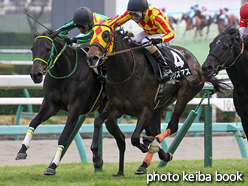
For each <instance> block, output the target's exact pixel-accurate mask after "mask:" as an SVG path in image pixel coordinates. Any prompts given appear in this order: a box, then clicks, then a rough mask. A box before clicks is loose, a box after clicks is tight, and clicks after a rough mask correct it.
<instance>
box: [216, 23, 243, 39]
mask: <svg viewBox="0 0 248 186" xmlns="http://www.w3.org/2000/svg"><path fill="white" fill-rule="evenodd" d="M224 34H229V35H235V36H237V35H238V36H239V30H238V29H237V28H235V27H233V26H228V27H227V28H225V30H223V32H221V33H220V34H219V35H218V36H217V37H216V39H219V38H220V37H222V36H223V35H224Z"/></svg>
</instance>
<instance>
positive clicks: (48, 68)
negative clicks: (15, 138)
mask: <svg viewBox="0 0 248 186" xmlns="http://www.w3.org/2000/svg"><path fill="white" fill-rule="evenodd" d="M57 35H58V32H54V33H51V34H50V35H47V34H45V33H44V34H41V35H39V34H38V33H37V32H36V33H35V34H34V36H35V41H34V43H33V46H32V49H31V50H32V53H33V62H34V63H33V66H32V70H31V73H30V75H31V78H32V80H33V81H34V83H40V82H42V80H43V74H44V73H45V72H47V73H46V76H45V79H44V86H43V92H44V100H43V102H42V105H41V107H40V109H39V112H38V114H37V115H36V117H35V118H34V119H33V120H32V121H31V123H30V125H29V130H28V132H27V134H26V136H25V139H24V141H23V143H22V148H21V149H20V151H19V152H18V154H17V157H16V159H17V160H19V159H26V157H27V153H26V151H27V149H28V148H29V146H30V141H31V138H32V136H33V133H34V131H35V129H36V128H37V127H38V126H39V125H40V124H41V123H42V122H44V121H46V120H47V119H49V118H50V117H51V116H53V115H55V114H56V113H57V112H58V111H59V110H65V111H67V112H68V118H67V121H66V124H65V127H64V130H63V132H62V134H61V136H60V137H59V140H58V150H57V152H56V155H55V157H54V159H53V161H52V163H51V164H50V166H49V167H48V168H47V170H46V171H45V172H44V174H46V175H52V174H55V173H56V172H55V169H56V167H57V166H58V165H59V162H60V159H61V152H62V151H63V148H64V147H65V146H66V145H67V142H68V139H69V137H70V135H71V133H72V131H73V129H74V128H75V125H76V123H77V121H78V119H79V116H80V115H82V114H87V113H92V112H94V111H96V110H97V109H98V108H99V107H100V108H99V111H101V110H102V108H103V106H104V105H105V103H106V96H105V98H104V97H102V96H103V95H104V94H101V93H102V90H103V85H101V84H100V83H99V82H98V81H97V79H96V74H95V73H94V71H93V70H92V69H91V68H89V66H88V64H87V62H86V54H85V53H84V52H83V51H82V50H81V49H79V48H73V47H71V46H67V45H66V44H65V43H64V42H63V41H60V40H59V38H56V36H57ZM99 100H100V102H102V103H103V104H101V105H99V103H100V102H98V101H99ZM108 124H111V125H108ZM106 125H107V128H108V129H109V132H110V133H112V130H111V128H109V127H108V126H111V127H112V126H117V122H116V121H113V120H109V121H107V122H106ZM114 130H118V127H117V129H114ZM120 138H121V137H120V136H118V142H119V141H120ZM123 141H124V139H123V138H122V142H123ZM121 147H123V144H121Z"/></svg>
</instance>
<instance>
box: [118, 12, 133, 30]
mask: <svg viewBox="0 0 248 186" xmlns="http://www.w3.org/2000/svg"><path fill="white" fill-rule="evenodd" d="M130 19H131V16H130V15H129V13H128V11H126V12H125V13H124V14H123V15H122V16H120V17H119V18H118V19H117V20H116V22H117V23H118V25H117V27H119V26H121V25H123V24H125V23H126V22H128V21H129V20H130Z"/></svg>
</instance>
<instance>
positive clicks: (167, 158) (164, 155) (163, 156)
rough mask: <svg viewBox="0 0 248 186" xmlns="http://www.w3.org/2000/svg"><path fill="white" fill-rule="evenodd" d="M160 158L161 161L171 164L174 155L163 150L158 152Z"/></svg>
mask: <svg viewBox="0 0 248 186" xmlns="http://www.w3.org/2000/svg"><path fill="white" fill-rule="evenodd" d="M158 156H159V158H160V159H161V160H163V161H165V162H169V161H171V160H172V159H173V155H172V153H170V152H164V151H163V149H160V150H159V152H158Z"/></svg>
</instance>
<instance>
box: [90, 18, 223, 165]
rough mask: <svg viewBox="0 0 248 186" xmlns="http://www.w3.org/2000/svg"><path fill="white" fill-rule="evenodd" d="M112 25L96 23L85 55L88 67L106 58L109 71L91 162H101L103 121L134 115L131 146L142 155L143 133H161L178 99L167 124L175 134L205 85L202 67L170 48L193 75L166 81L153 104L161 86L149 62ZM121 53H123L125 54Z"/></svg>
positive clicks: (140, 51)
mask: <svg viewBox="0 0 248 186" xmlns="http://www.w3.org/2000/svg"><path fill="white" fill-rule="evenodd" d="M114 23H115V19H113V20H111V21H109V22H104V21H101V22H100V23H98V24H95V27H94V28H93V31H92V35H93V36H92V39H91V41H90V43H91V46H90V49H89V51H88V54H87V59H88V63H89V65H90V66H91V67H96V66H98V65H100V64H101V63H103V62H104V60H105V59H106V57H107V59H106V66H107V72H108V74H107V79H106V84H105V90H106V95H107V98H108V102H107V104H106V106H105V108H104V110H103V112H102V113H101V114H100V116H99V117H97V118H96V120H95V123H94V135H93V141H92V146H91V150H92V151H93V157H94V158H95V159H93V161H94V160H96V159H99V161H100V159H101V157H99V155H98V154H97V151H98V135H99V130H100V127H101V125H102V123H103V122H104V121H105V120H109V119H116V118H119V117H120V116H122V115H123V114H128V115H131V116H136V117H137V119H138V121H137V125H136V129H135V131H134V133H133V134H132V136H131V143H132V145H133V146H136V147H137V148H139V149H140V150H141V151H142V152H147V151H148V146H147V145H146V144H144V143H141V142H140V134H141V132H142V130H143V129H146V128H150V132H151V135H152V136H155V135H157V134H158V133H160V123H161V115H162V113H163V112H164V110H165V109H166V107H168V106H169V105H171V104H172V103H174V102H175V101H176V100H177V102H176V105H175V109H174V112H173V116H172V119H171V120H170V122H169V124H168V129H170V131H171V133H170V134H173V133H175V132H176V131H177V129H178V122H179V117H180V116H181V114H182V112H183V111H184V109H185V107H186V105H187V103H188V102H189V101H190V100H191V99H193V98H194V96H195V95H196V94H197V93H198V92H199V91H200V90H201V89H202V87H203V86H204V82H205V77H204V76H203V75H202V69H201V66H200V64H199V62H198V61H197V59H196V58H195V57H194V55H193V54H192V53H191V52H189V51H188V50H187V49H185V48H182V47H179V46H171V47H172V48H174V49H177V50H179V51H180V52H181V53H182V54H183V56H184V57H185V59H186V60H187V62H188V65H189V68H190V70H191V72H192V75H190V76H187V77H186V78H187V80H186V79H181V80H177V81H169V82H167V83H166V85H165V88H164V89H163V93H162V97H161V99H160V102H159V103H158V104H157V105H155V103H154V101H155V99H156V95H157V92H158V87H159V86H160V85H159V83H158V82H157V81H156V80H155V78H154V73H153V70H152V68H151V65H150V62H149V60H148V58H147V57H146V56H145V55H144V52H143V51H142V50H131V49H129V47H128V46H127V45H128V44H127V43H126V40H125V39H124V40H123V39H122V38H123V37H122V34H120V32H118V30H116V29H114ZM123 50H126V52H124V51H123ZM122 51H123V52H122ZM127 51H128V52H127ZM110 52H112V53H110ZM107 53H108V54H107ZM109 53H110V54H109ZM214 86H215V88H216V90H217V91H218V90H220V89H219V88H220V85H219V84H218V83H216V84H215V85H214ZM118 132H119V131H118ZM118 132H116V135H120V136H122V135H123V134H122V133H118ZM117 133H118V134H117ZM96 157H97V158H96ZM120 160H121V159H120Z"/></svg>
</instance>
